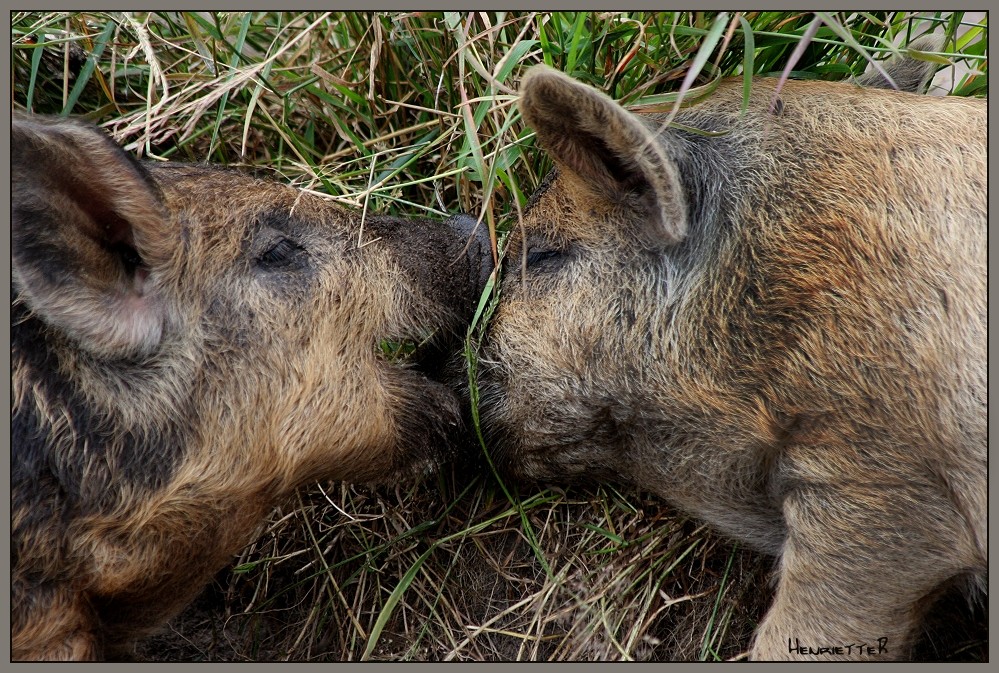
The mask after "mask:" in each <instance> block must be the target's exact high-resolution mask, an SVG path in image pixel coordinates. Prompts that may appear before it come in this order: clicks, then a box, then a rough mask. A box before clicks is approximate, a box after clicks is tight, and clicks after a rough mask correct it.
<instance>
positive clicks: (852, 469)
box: [479, 67, 987, 660]
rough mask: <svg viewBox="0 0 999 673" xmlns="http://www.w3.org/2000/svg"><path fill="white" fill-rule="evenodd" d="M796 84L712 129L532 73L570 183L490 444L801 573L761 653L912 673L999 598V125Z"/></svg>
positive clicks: (527, 283)
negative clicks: (611, 489)
mask: <svg viewBox="0 0 999 673" xmlns="http://www.w3.org/2000/svg"><path fill="white" fill-rule="evenodd" d="M910 79H912V80H913V81H922V79H924V78H921V77H912V78H910ZM774 86H775V84H774V82H773V81H771V80H758V81H756V82H754V86H753V96H752V100H751V102H750V104H749V108H748V110H747V111H746V112H745V114H744V115H743V114H740V105H741V102H742V86H741V81H738V82H734V81H733V82H727V83H723V84H722V85H721V87H720V88H719V89H718V90H717V91H716V92H715V93H713V94H712V95H711V97H710V98H709V99H708V100H707V102H704V103H700V104H697V105H694V106H693V107H691V108H690V109H687V110H683V111H681V112H680V113H679V114H678V115H677V117H676V121H677V122H679V123H680V124H682V125H683V126H684V127H692V128H694V129H701V130H703V131H707V132H708V134H699V133H696V132H691V131H689V130H683V129H682V128H668V129H664V128H662V127H661V125H660V124H661V122H662V121H663V119H664V115H654V116H647V117H641V116H638V115H633V114H631V113H629V112H627V111H626V110H625V109H624V108H622V107H621V106H619V105H618V104H616V103H615V102H613V101H612V100H610V99H609V98H607V97H606V96H604V95H603V94H601V93H599V92H597V91H595V90H594V89H592V88H590V87H587V86H584V85H582V84H580V83H577V82H574V81H573V80H571V79H570V78H568V77H566V76H564V75H562V74H560V73H557V72H555V71H553V70H550V69H547V68H544V67H536V68H534V69H532V70H531V71H530V72H529V73H528V75H527V77H526V78H525V81H524V82H523V84H522V89H521V101H520V105H521V110H522V112H523V115H524V118H525V122H526V124H527V125H528V126H530V127H532V128H533V129H534V130H535V131H536V132H537V140H538V142H539V143H540V145H541V146H542V147H544V148H545V149H546V150H547V151H548V152H549V153H550V154H551V156H552V158H553V159H554V160H555V164H556V170H555V171H554V172H553V174H552V175H551V176H549V178H548V179H547V180H546V182H545V183H544V184H543V185H542V187H541V188H540V189H539V191H538V193H537V194H535V196H534V197H533V198H532V201H531V203H530V204H529V205H528V208H527V210H526V212H525V214H524V219H523V222H522V223H520V224H515V225H514V227H513V230H512V232H511V237H510V242H509V245H508V248H507V251H506V255H505V258H506V265H507V266H506V270H505V272H504V277H503V278H504V279H503V282H502V290H501V301H500V304H499V307H498V309H497V311H496V313H495V316H494V318H493V320H492V322H491V324H490V328H489V330H490V331H489V333H488V335H487V338H486V341H485V343H484V346H483V354H482V357H481V359H480V368H481V370H480V376H479V379H480V380H479V386H480V391H481V400H482V408H483V423H484V425H485V427H486V429H487V431H488V433H489V434H490V436H491V437H492V440H493V442H494V446H495V447H496V448H495V450H496V452H497V453H498V455H499V461H500V462H501V463H502V464H503V465H505V466H506V468H507V469H508V470H509V471H510V472H511V473H513V474H516V475H519V476H522V477H527V478H530V479H534V480H544V481H553V480H560V479H565V478H567V477H580V478H589V479H606V480H613V481H618V482H626V483H630V484H634V485H637V486H638V487H640V488H643V489H647V490H649V491H652V492H655V493H657V494H659V495H661V496H662V497H663V498H665V499H666V500H668V501H670V502H671V503H673V504H675V505H676V506H678V507H679V508H681V509H684V510H685V511H687V512H689V513H692V514H694V515H696V516H698V517H700V518H702V519H703V520H705V521H707V522H709V523H711V524H712V525H713V526H714V527H716V528H717V529H718V530H720V531H721V532H723V533H725V534H727V535H729V536H731V537H732V538H734V539H736V540H739V541H741V542H743V543H745V544H748V545H750V546H752V547H754V548H756V549H758V550H761V551H763V552H766V553H769V554H772V555H774V556H776V557H777V559H778V563H777V587H776V597H775V601H774V604H773V605H772V607H771V608H770V610H769V612H768V613H767V615H766V617H765V619H764V620H763V621H762V623H761V624H760V625H759V628H758V630H757V633H756V636H755V641H754V645H753V649H752V652H751V655H752V657H753V658H755V659H808V658H815V659H823V660H827V659H835V658H844V659H853V660H857V659H860V660H865V659H873V658H880V659H905V658H907V657H908V656H909V654H910V648H911V645H912V640H913V636H914V634H915V632H916V630H917V625H918V623H919V621H920V618H921V616H922V615H923V614H924V612H925V610H927V609H928V606H929V605H931V603H932V598H933V597H934V595H935V592H937V591H938V590H939V589H940V588H941V587H943V586H947V585H948V584H949V583H952V582H963V583H966V585H967V586H968V587H969V589H970V590H972V591H975V590H977V589H984V588H985V586H986V584H985V582H986V580H985V577H986V570H987V531H986V520H987V519H986V502H987V480H986V475H987V467H986V465H987V450H986V411H987V397H986V390H987V388H986V372H987V353H986V332H987V315H986V313H987V303H986V298H987V292H986V226H987V207H986V199H985V195H986V192H987V188H986V146H985V139H986V136H987V117H986V104H985V102H984V101H980V100H967V99H956V98H931V97H924V96H916V95H913V94H909V93H899V92H895V91H885V90H874V89H869V88H861V87H859V86H856V85H854V84H846V83H840V84H836V83H824V82H794V81H792V82H787V83H786V84H785V85H784V87H783V88H782V89H781V90H780V91H779V93H777V94H776V96H775V91H774ZM718 132H722V133H720V134H719V133H718ZM861 645H864V647H861Z"/></svg>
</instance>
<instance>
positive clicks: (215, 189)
mask: <svg viewBox="0 0 999 673" xmlns="http://www.w3.org/2000/svg"><path fill="white" fill-rule="evenodd" d="M153 175H154V177H155V179H156V182H157V184H158V185H159V187H160V189H161V190H162V192H163V195H164V198H165V201H166V204H167V207H168V209H169V210H170V211H171V213H172V214H173V215H174V216H175V217H179V218H181V219H183V220H185V221H186V222H188V223H189V224H196V225H200V226H203V227H208V228H219V227H222V228H225V229H230V230H231V229H233V228H235V229H245V228H248V227H251V226H255V225H256V224H260V223H266V222H267V221H268V220H271V221H273V218H274V217H276V216H279V215H282V214H283V215H284V216H286V217H289V218H290V217H291V216H292V214H294V217H295V219H296V220H298V221H301V222H309V221H312V222H314V223H315V224H316V225H320V224H323V225H326V226H336V225H339V226H342V227H344V228H349V227H350V226H351V224H352V222H353V219H356V218H351V217H350V214H349V211H348V210H347V209H346V208H344V207H342V206H340V205H338V204H336V203H334V202H333V201H331V200H327V199H323V198H322V197H320V196H316V195H313V194H308V193H305V192H302V191H301V190H298V189H295V188H293V187H290V186H288V185H285V184H282V183H279V182H277V181H272V180H263V179H259V178H255V177H253V176H250V175H246V174H244V173H241V172H239V171H235V170H229V169H217V168H199V167H187V166H184V167H168V168H163V169H160V170H156V171H154V172H153Z"/></svg>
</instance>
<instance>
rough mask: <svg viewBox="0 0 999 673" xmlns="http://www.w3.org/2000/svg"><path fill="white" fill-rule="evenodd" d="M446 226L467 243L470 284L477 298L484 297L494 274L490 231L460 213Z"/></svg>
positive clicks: (467, 215)
mask: <svg viewBox="0 0 999 673" xmlns="http://www.w3.org/2000/svg"><path fill="white" fill-rule="evenodd" d="M446 224H447V225H448V226H449V227H451V229H452V230H453V231H454V232H455V233H457V234H458V239H459V240H463V241H465V242H466V243H465V247H464V253H465V261H466V263H467V264H468V273H469V283H470V285H471V287H472V288H474V289H473V294H474V295H475V296H476V297H479V296H481V295H482V292H483V291H484V290H485V288H486V283H487V282H488V281H489V275H490V274H491V273H492V272H493V251H492V244H491V243H490V241H489V229H488V227H486V225H485V223H483V222H479V221H477V220H476V219H475V218H474V217H472V216H471V215H469V214H467V213H458V214H457V215H452V216H451V217H450V218H448V219H447V221H446Z"/></svg>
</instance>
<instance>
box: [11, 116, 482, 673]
mask: <svg viewBox="0 0 999 673" xmlns="http://www.w3.org/2000/svg"><path fill="white" fill-rule="evenodd" d="M12 148H13V152H12V173H13V183H12V206H11V212H12V265H13V279H12V303H11V312H12V316H11V327H12V343H11V361H12V362H11V387H12V392H13V399H12V410H11V411H12V445H13V446H12V448H13V454H12V458H11V506H12V517H11V525H12V577H11V603H12V605H11V622H12V642H11V646H12V651H11V657H12V659H16V660H22V659H48V660H52V659H99V658H102V657H116V656H127V651H128V648H129V647H130V645H131V643H133V642H134V640H135V639H136V638H140V637H142V636H143V635H145V634H147V633H149V632H150V631H151V630H153V629H155V628H156V627H158V626H160V625H161V624H162V623H163V622H165V621H166V620H167V619H168V618H169V617H171V616H172V615H173V614H175V613H177V612H178V611H179V610H180V609H181V608H183V606H184V605H185V604H186V603H187V602H189V601H190V600H191V599H192V598H193V597H194V596H195V595H196V594H197V593H198V592H199V591H200V590H201V589H202V588H203V587H204V585H205V584H206V583H207V581H208V580H209V579H210V577H211V576H212V575H213V574H214V573H215V572H217V571H218V570H219V569H221V568H222V567H223V566H224V565H225V564H226V563H227V562H228V561H229V560H230V559H231V558H232V556H233V554H234V553H236V552H237V551H238V550H239V549H240V548H241V547H242V546H243V545H245V544H247V543H248V542H250V541H251V540H252V537H253V534H254V531H255V530H256V529H257V528H258V526H259V525H260V524H261V523H262V522H263V520H264V518H265V517H266V515H267V514H268V512H269V511H270V510H271V508H273V507H274V506H275V505H276V504H278V503H279V502H281V501H283V499H285V498H287V497H288V496H289V495H290V494H291V493H292V492H293V491H294V489H296V488H297V487H299V486H301V485H304V484H307V483H309V482H310V481H312V480H316V479H327V478H328V479H342V480H355V481H383V480H386V479H392V478H396V477H403V476H407V475H415V474H417V473H422V472H423V471H425V469H426V468H428V467H430V466H432V465H433V464H434V463H435V461H437V460H438V459H439V458H440V457H442V456H444V455H445V454H446V453H447V451H448V447H449V442H450V441H451V440H452V439H453V436H454V434H455V433H456V432H457V431H458V429H459V428H460V424H461V420H460V419H461V415H460V412H459V404H458V401H457V399H456V397H455V395H454V394H453V393H452V392H451V390H450V389H448V388H446V387H445V386H444V385H442V384H441V383H438V382H435V381H433V380H430V379H429V378H427V377H426V376H425V375H424V374H423V373H421V372H420V371H419V370H418V369H417V368H414V367H410V366H407V365H404V364H401V363H393V362H389V361H387V360H386V359H385V358H383V357H380V356H378V355H377V353H378V351H379V343H380V341H381V340H383V339H391V340H396V341H412V342H423V341H425V340H429V341H431V342H433V343H436V344H438V345H443V344H444V343H446V342H447V340H448V339H449V338H451V337H453V336H454V335H457V334H461V333H462V332H463V330H464V327H463V326H464V325H466V324H467V322H468V321H469V319H470V317H471V312H472V309H473V307H474V305H475V302H476V300H477V298H478V294H479V293H480V292H481V288H482V285H483V282H484V278H482V275H483V273H484V271H485V268H486V267H485V266H483V262H484V261H485V260H486V256H487V254H488V244H487V243H484V242H483V241H482V240H481V237H480V238H479V239H475V240H473V241H471V244H470V245H469V238H470V233H471V226H470V224H473V223H470V222H469V221H468V218H463V217H458V218H454V219H453V221H452V222H451V225H450V226H444V225H442V224H439V223H436V224H435V223H431V222H426V221H413V222H408V221H403V220H396V219H394V218H387V217H370V218H368V219H367V221H366V222H364V225H363V231H362V226H361V218H360V216H359V215H358V214H355V213H351V212H349V211H347V210H346V209H343V208H341V207H339V206H337V205H334V204H332V203H331V202H329V201H326V200H323V199H320V198H317V197H314V196H309V195H307V194H304V193H301V192H299V191H298V190H295V189H292V188H290V187H287V186H284V185H279V184H276V183H270V182H265V181H261V180H256V179H253V178H251V177H248V176H245V175H242V174H240V173H238V172H236V171H231V170H223V169H218V168H208V167H195V166H181V165H169V164H167V165H159V166H157V165H142V164H139V163H138V162H136V161H135V160H134V159H132V158H131V157H129V156H128V155H127V154H126V153H125V152H123V151H122V150H121V149H120V148H118V147H117V146H116V145H115V144H114V143H113V142H111V141H110V139H108V138H107V137H106V136H104V135H103V134H102V133H99V132H98V131H97V129H95V128H92V127H90V126H89V125H86V124H82V123H78V122H73V121H67V120H58V121H57V120H49V119H45V118H29V117H19V118H15V120H14V122H13V125H12ZM360 243H364V245H363V246H362V245H360ZM466 245H468V248H467V251H466ZM419 354H420V350H418V351H417V356H418V355H419Z"/></svg>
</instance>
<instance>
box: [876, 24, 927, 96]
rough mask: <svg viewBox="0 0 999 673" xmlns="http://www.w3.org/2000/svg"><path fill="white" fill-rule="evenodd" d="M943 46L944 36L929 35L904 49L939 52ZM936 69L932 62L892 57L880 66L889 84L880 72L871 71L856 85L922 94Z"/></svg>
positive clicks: (906, 56)
mask: <svg viewBox="0 0 999 673" xmlns="http://www.w3.org/2000/svg"><path fill="white" fill-rule="evenodd" d="M943 46H944V36H943V35H937V34H931V35H922V36H920V37H918V38H916V39H915V40H913V41H912V42H910V43H909V45H908V46H907V47H906V48H907V49H914V50H915V51H940V50H941V49H943ZM938 67H939V66H938V65H937V64H936V63H934V62H932V61H921V60H919V59H916V58H913V57H912V56H910V55H902V56H893V57H892V58H891V60H890V61H888V62H887V63H885V64H884V65H882V69H883V70H884V71H885V72H886V73H888V76H889V77H891V82H889V81H888V80H886V79H885V77H884V75H882V74H881V73H880V72H878V71H877V70H873V69H872V70H871V71H870V72H868V73H867V74H866V75H861V76H860V77H858V78H857V84H859V85H861V86H865V87H868V88H874V89H894V88H895V87H898V90H899V91H908V92H910V93H924V92H925V91H926V87H927V85H928V84H929V83H930V80H931V79H933V75H934V73H936V71H937V68H938ZM892 82H894V85H893V84H892Z"/></svg>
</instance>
